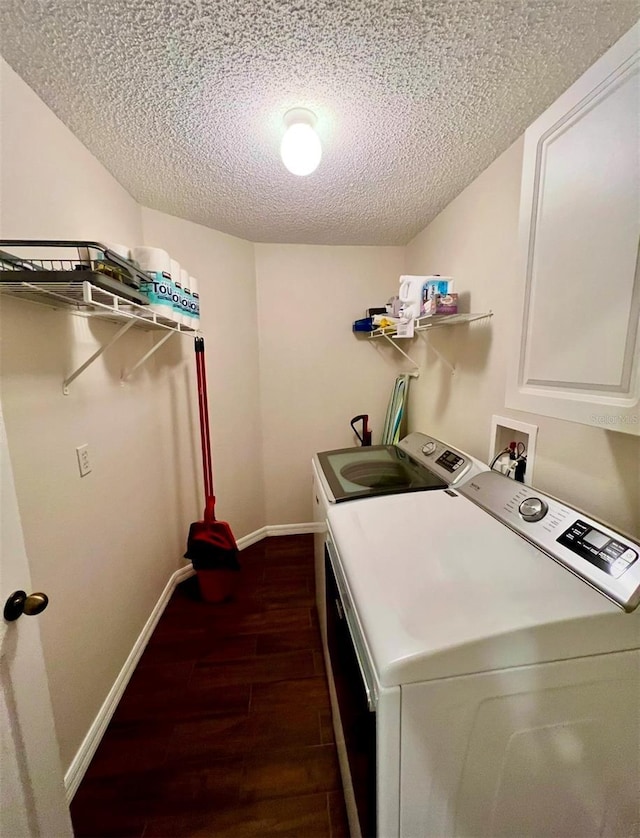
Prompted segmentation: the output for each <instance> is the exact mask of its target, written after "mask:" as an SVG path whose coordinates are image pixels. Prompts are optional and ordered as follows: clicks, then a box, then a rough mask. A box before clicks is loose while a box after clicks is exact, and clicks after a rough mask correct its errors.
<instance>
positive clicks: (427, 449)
mask: <svg viewBox="0 0 640 838" xmlns="http://www.w3.org/2000/svg"><path fill="white" fill-rule="evenodd" d="M435 450H436V443H435V442H427V443H426V444H425V445H423V446H422V453H423V454H425V455H426V456H427V457H429V456H430V455H431V454H433V452H434V451H435Z"/></svg>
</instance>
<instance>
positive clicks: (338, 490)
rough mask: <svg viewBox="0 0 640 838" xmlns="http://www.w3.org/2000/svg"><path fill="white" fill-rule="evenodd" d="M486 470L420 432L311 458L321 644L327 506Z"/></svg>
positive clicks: (429, 486)
mask: <svg viewBox="0 0 640 838" xmlns="http://www.w3.org/2000/svg"><path fill="white" fill-rule="evenodd" d="M487 470H488V466H487V465H486V464H485V463H482V462H480V461H479V460H476V459H475V458H474V457H471V456H470V455H469V454H467V453H465V452H464V451H460V450H459V449H457V448H454V447H453V446H450V445H448V444H447V443H445V442H442V441H441V440H439V439H436V438H435V437H432V436H428V435H427V434H423V433H420V432H415V433H411V434H408V435H407V436H405V437H404V438H403V439H401V440H400V441H399V442H398V444H397V445H370V446H364V447H362V448H358V447H355V448H354V447H351V448H338V449H335V450H333V451H321V452H319V453H318V454H316V455H315V456H314V457H313V461H312V471H313V517H314V521H315V522H316V523H318V524H319V529H320V530H321V532H318V533H316V534H315V542H314V553H315V571H316V602H317V606H318V614H319V616H320V630H321V634H322V638H323V641H324V642H326V631H325V620H324V611H325V609H324V599H325V593H324V587H325V586H324V566H325V563H324V542H325V536H324V530H325V524H326V521H327V513H328V510H329V507H330V506H332V505H333V504H336V503H339V504H341V503H343V502H345V501H353V500H364V499H370V498H374V497H379V496H381V495H392V494H402V495H404V494H409V493H413V492H427V491H433V490H438V489H447V488H448V487H453V486H458V485H460V484H461V483H462V482H463V481H466V480H469V479H470V478H471V477H473V476H474V475H475V474H478V473H480V472H481V471H487Z"/></svg>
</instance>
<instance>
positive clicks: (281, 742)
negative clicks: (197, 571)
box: [71, 535, 349, 838]
mask: <svg viewBox="0 0 640 838" xmlns="http://www.w3.org/2000/svg"><path fill="white" fill-rule="evenodd" d="M240 561H241V565H242V571H241V573H240V577H239V585H238V589H237V591H236V594H235V596H234V599H233V601H231V602H228V603H223V604H211V603H206V602H202V601H200V599H199V596H198V589H197V583H196V580H195V578H193V579H188V580H186V582H183V583H182V584H181V585H179V586H178V588H177V589H176V591H175V592H174V594H173V596H172V598H171V601H170V602H169V604H168V605H167V608H166V609H165V611H164V613H163V615H162V617H161V619H160V621H159V623H158V626H157V627H156V630H155V631H154V634H153V637H152V638H151V640H150V642H149V645H148V646H147V648H146V650H145V652H144V654H143V656H142V658H141V660H140V663H139V665H138V667H137V669H136V671H135V673H134V675H133V677H132V678H131V681H130V682H129V684H128V686H127V689H126V692H125V694H124V696H123V698H122V700H121V702H120V704H119V705H118V708H117V710H116V712H115V714H114V716H113V719H112V720H111V723H110V724H109V727H108V729H107V732H106V734H105V736H104V738H103V740H102V742H101V743H100V746H99V748H98V750H97V752H96V754H95V756H94V759H93V761H92V763H91V765H90V767H89V770H88V771H87V773H86V775H85V777H84V780H83V781H82V783H81V785H80V788H79V789H78V791H77V793H76V795H75V798H74V800H73V802H72V804H71V816H72V819H73V825H74V830H75V833H76V836H78V838H82V837H83V836H86V838H89V837H91V838H98V836H123V837H124V836H135V838H154V836H155V838H165V836H167V837H168V836H216V838H244V836H247V837H248V838H252V837H253V836H266V835H278V836H291V838H293V837H294V836H295V838H312V837H313V836H322V838H347V836H348V834H349V832H348V827H347V822H346V815H345V811H344V801H343V797H342V789H341V784H340V776H339V769H338V763H337V757H336V750H335V744H334V738H333V729H332V725H331V712H330V707H329V695H328V691H327V685H326V680H325V674H324V663H323V659H322V651H321V645H320V634H319V630H318V625H317V614H316V610H315V601H314V572H313V536H311V535H302V536H284V537H275V538H268V539H265V540H263V541H262V542H260V543H259V544H256V545H254V546H252V547H250V548H248V549H247V550H244V551H243V552H242V553H241V554H240Z"/></svg>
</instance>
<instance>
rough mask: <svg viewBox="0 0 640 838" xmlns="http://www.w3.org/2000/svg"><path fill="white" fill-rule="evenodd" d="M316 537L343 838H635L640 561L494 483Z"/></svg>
mask: <svg viewBox="0 0 640 838" xmlns="http://www.w3.org/2000/svg"><path fill="white" fill-rule="evenodd" d="M328 523H329V531H328V533H327V538H326V554H325V555H326V567H327V578H326V607H327V612H326V619H327V623H326V639H327V649H328V652H329V655H328V657H329V660H328V667H329V669H330V672H331V675H332V677H331V679H330V681H331V682H332V704H333V711H334V725H335V727H336V735H337V739H338V748H339V751H340V753H341V767H342V770H343V777H344V780H345V798H346V799H347V807H348V814H349V823H350V828H351V833H352V838H357V836H359V835H363V836H370V835H371V836H373V835H376V836H379V837H380V838H418V836H420V837H421V838H422V836H433V837H434V838H436V836H437V838H450V837H452V836H474V838H476V837H477V836H505V837H506V836H509V838H515V836H518V838H521V837H522V836H529V838H540V836H554V838H555V836H573V837H574V838H577V837H578V836H579V837H580V838H587V836H594V838H595V836H631V835H636V836H637V835H639V834H640V814H639V802H638V801H639V789H640V767H639V762H640V733H639V715H640V651H639V647H640V609H636V606H637V604H638V601H639V600H640V560H639V559H638V556H639V553H640V546H639V545H638V544H637V543H636V542H634V541H632V540H631V539H629V538H627V537H625V536H622V535H620V534H619V533H616V532H615V531H614V530H612V529H611V528H610V527H608V526H605V525H604V524H602V523H599V522H597V521H595V520H594V519H593V518H591V517H589V516H588V515H585V514H584V513H581V512H578V511H576V510H574V509H572V508H571V507H569V506H567V505H565V504H563V503H560V502H559V501H557V500H555V499H552V498H550V497H548V496H545V495H544V494H542V493H540V492H538V491H536V490H534V489H532V488H531V487H529V486H523V485H522V484H518V483H514V482H513V481H512V480H509V479H508V478H506V477H503V476H502V475H499V474H497V473H496V472H489V471H487V472H484V473H479V474H477V475H475V476H474V477H472V478H471V479H468V480H467V481H466V482H464V484H463V485H462V487H461V488H459V489H458V490H456V491H452V490H451V489H447V490H445V491H435V492H416V493H410V494H402V495H397V494H396V495H387V496H379V497H373V498H368V499H366V500H354V501H352V502H350V503H335V504H332V505H331V506H330V507H329V509H328ZM628 612H631V613H628Z"/></svg>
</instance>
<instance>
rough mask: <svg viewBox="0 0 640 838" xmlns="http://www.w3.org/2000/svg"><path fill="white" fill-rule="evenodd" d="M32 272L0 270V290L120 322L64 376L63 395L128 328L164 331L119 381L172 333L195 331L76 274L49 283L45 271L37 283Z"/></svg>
mask: <svg viewBox="0 0 640 838" xmlns="http://www.w3.org/2000/svg"><path fill="white" fill-rule="evenodd" d="M35 273H36V272H35V271H17V270H11V271H0V293H1V294H4V295H8V296H11V297H16V298H18V299H21V300H27V301H29V302H32V303H38V304H40V305H47V306H52V307H53V308H67V309H71V310H72V311H73V313H74V314H78V315H80V316H82V317H96V318H98V319H100V320H109V321H111V322H115V323H120V324H121V328H120V329H118V331H117V332H116V333H115V335H114V336H113V337H112V338H111V339H110V340H109V341H108V342H107V343H106V344H104V345H103V346H101V347H100V348H99V349H98V350H97V351H96V352H94V354H93V355H92V356H91V357H90V358H88V359H87V360H86V361H85V362H84V363H83V364H81V365H80V366H79V367H78V368H77V369H76V370H74V372H72V373H71V374H70V375H68V376H67V378H65V380H64V382H63V386H62V391H63V393H64V394H65V395H68V393H69V385H70V384H71V382H73V381H75V379H76V378H77V377H78V376H79V375H81V373H83V372H84V371H85V370H86V369H87V368H88V367H89V366H91V364H92V363H93V362H94V361H95V360H97V358H99V357H100V356H101V355H102V354H103V353H104V352H105V351H106V350H107V349H108V348H109V347H111V346H113V345H114V344H115V343H116V342H117V341H118V340H119V339H120V338H121V337H122V336H123V335H124V334H125V333H126V332H128V331H129V329H131V328H134V327H137V328H141V329H145V330H146V331H161V332H164V334H163V336H162V338H161V339H160V340H159V341H158V342H157V343H155V344H154V346H153V347H152V348H151V349H150V350H149V351H148V352H147V353H145V355H144V356H143V357H142V358H140V359H139V360H138V361H137V363H136V364H134V365H133V366H132V367H131V368H130V369H129V370H127V371H126V372H124V373H123V375H122V381H123V382H124V381H125V380H126V379H127V378H129V377H130V376H131V375H132V373H133V372H134V371H135V370H137V369H138V367H140V366H141V365H142V364H144V363H145V362H146V361H147V360H148V359H149V358H150V357H151V355H153V354H154V353H155V352H156V351H157V350H158V349H159V348H160V347H161V346H162V345H163V344H164V343H166V341H167V340H169V338H170V337H171V336H172V335H174V334H189V335H191V336H193V335H194V334H196V330H194V329H192V328H190V327H188V326H184V325H182V323H177V322H176V321H175V320H171V319H170V318H167V317H164V316H162V315H160V314H158V313H157V312H156V311H153V310H151V309H150V308H149V306H148V305H141V304H140V303H137V302H134V301H133V300H127V299H124V298H123V297H121V296H119V295H118V294H113V293H111V292H110V291H107V290H106V289H104V288H98V287H97V286H95V285H93V284H92V283H91V282H89V281H88V280H86V279H79V278H78V276H77V274H76V273H71V272H70V271H58V272H56V274H57V275H56V277H55V279H56V280H59V281H53V282H52V281H50V279H51V274H50V272H47V273H48V276H47V278H46V279H47V281H46V282H37V281H36V280H37V277H35V276H34V274H35ZM85 275H86V274H85ZM64 277H66V278H64Z"/></svg>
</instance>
